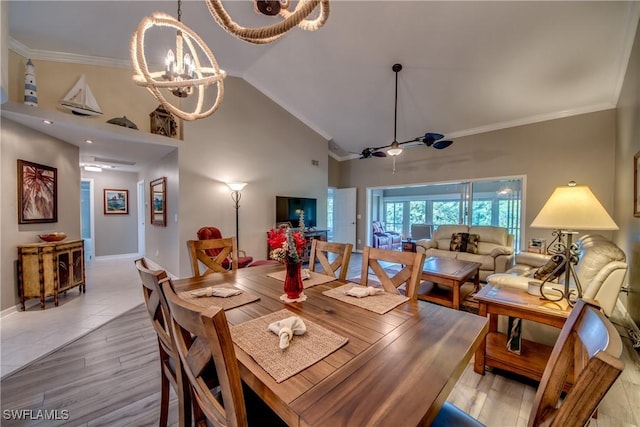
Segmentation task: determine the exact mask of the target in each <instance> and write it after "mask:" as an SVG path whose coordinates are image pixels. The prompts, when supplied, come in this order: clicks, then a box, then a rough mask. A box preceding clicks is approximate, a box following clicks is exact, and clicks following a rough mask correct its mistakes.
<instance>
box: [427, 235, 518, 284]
mask: <svg viewBox="0 0 640 427" xmlns="http://www.w3.org/2000/svg"><path fill="white" fill-rule="evenodd" d="M456 233H469V234H470V235H473V234H476V235H478V236H479V240H478V243H477V253H470V252H467V251H461V252H458V251H452V250H450V248H451V239H452V235H454V234H456ZM416 251H417V252H424V253H425V254H426V256H427V257H430V256H439V257H446V258H454V259H459V260H463V261H475V262H479V263H480V264H482V265H481V266H480V280H482V281H486V279H487V276H489V275H491V274H494V273H501V272H504V271H506V270H507V269H508V268H510V267H511V266H512V265H513V253H514V247H513V235H512V234H509V233H508V232H507V229H506V228H503V227H489V226H471V227H469V226H467V225H440V226H439V227H438V228H437V229H436V230H435V231H434V232H433V236H432V238H431V239H422V240H418V241H417V242H416Z"/></svg>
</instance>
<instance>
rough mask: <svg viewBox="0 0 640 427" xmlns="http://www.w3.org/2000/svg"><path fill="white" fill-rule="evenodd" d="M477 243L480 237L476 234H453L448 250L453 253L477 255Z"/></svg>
mask: <svg viewBox="0 0 640 427" xmlns="http://www.w3.org/2000/svg"><path fill="white" fill-rule="evenodd" d="M478 241H480V236H479V235H477V234H469V233H453V234H452V235H451V243H450V244H449V250H450V251H453V252H469V253H470V254H477V253H478Z"/></svg>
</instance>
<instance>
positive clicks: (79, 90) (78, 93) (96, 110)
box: [60, 74, 102, 116]
mask: <svg viewBox="0 0 640 427" xmlns="http://www.w3.org/2000/svg"><path fill="white" fill-rule="evenodd" d="M60 105H61V106H63V107H64V108H67V109H69V110H71V112H72V113H74V114H79V115H81V116H97V115H99V114H102V110H101V109H100V106H99V105H98V102H97V101H96V99H95V98H94V97H93V93H91V89H90V88H89V85H88V84H86V83H85V81H84V74H83V75H82V76H80V79H79V80H78V82H77V83H76V84H75V85H74V86H73V87H72V88H71V90H70V91H69V92H68V93H67V94H66V95H65V97H64V99H62V101H60Z"/></svg>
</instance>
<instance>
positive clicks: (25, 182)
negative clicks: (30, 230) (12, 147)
mask: <svg viewBox="0 0 640 427" xmlns="http://www.w3.org/2000/svg"><path fill="white" fill-rule="evenodd" d="M41 222H58V169H56V168H54V167H51V166H45V165H39V164H38V163H32V162H28V161H26V160H18V224H36V223H41Z"/></svg>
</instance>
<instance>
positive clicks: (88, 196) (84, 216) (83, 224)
mask: <svg viewBox="0 0 640 427" xmlns="http://www.w3.org/2000/svg"><path fill="white" fill-rule="evenodd" d="M94 235H95V221H94V209H93V179H82V180H81V181H80V237H81V238H82V239H83V240H84V259H85V260H86V261H92V260H93V258H94V256H95V252H96V250H95V241H94V239H93V236H94Z"/></svg>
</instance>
